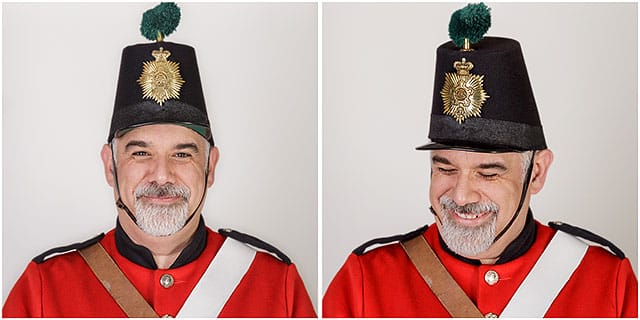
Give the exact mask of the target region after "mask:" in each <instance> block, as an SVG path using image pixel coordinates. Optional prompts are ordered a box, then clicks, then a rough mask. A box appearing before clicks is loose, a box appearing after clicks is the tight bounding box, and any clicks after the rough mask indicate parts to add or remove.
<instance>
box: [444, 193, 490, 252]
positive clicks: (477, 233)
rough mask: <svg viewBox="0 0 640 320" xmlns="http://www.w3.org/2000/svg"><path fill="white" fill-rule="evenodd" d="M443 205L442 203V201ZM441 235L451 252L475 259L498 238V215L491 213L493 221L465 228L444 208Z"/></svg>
mask: <svg viewBox="0 0 640 320" xmlns="http://www.w3.org/2000/svg"><path fill="white" fill-rule="evenodd" d="M441 203H442V201H441ZM442 207H443V206H442V204H441V210H442V211H441V212H442V215H441V217H440V222H441V224H442V230H440V235H441V236H442V239H443V240H444V242H445V243H446V244H447V246H448V247H449V249H451V251H453V252H455V253H457V254H459V255H461V256H464V257H474V256H477V255H479V254H480V253H482V252H485V251H487V250H488V249H489V247H491V245H492V244H493V241H494V239H495V237H496V220H497V214H495V213H490V214H491V219H490V220H489V221H487V222H485V223H484V224H482V225H480V226H476V227H468V226H463V225H460V224H458V223H456V222H455V221H454V220H453V219H452V218H451V216H450V214H455V213H449V211H450V210H447V209H445V208H442Z"/></svg>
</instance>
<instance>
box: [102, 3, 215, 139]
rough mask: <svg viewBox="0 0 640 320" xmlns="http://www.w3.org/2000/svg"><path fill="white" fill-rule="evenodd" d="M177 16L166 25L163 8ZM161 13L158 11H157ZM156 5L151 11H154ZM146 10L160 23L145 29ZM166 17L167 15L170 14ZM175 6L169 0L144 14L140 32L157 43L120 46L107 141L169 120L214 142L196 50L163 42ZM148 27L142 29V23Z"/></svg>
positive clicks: (177, 13)
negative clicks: (142, 127)
mask: <svg viewBox="0 0 640 320" xmlns="http://www.w3.org/2000/svg"><path fill="white" fill-rule="evenodd" d="M167 7H169V9H171V10H174V11H171V12H169V14H173V15H177V18H176V19H177V20H176V21H172V22H173V23H174V25H172V26H171V27H170V29H169V30H167V29H162V27H165V28H166V26H163V25H162V23H165V24H166V20H167V19H168V18H167V15H169V14H168V13H167V12H166V10H167ZM163 9H164V10H165V11H164V12H157V11H158V10H163ZM154 10H155V11H154ZM148 14H154V15H155V17H154V18H155V19H156V21H154V22H155V23H159V24H160V27H156V26H154V27H156V29H152V30H151V31H149V30H148V29H149V28H151V27H149V21H147V20H145V19H147V18H148ZM169 18H171V16H169ZM179 19H180V11H179V8H178V7H177V6H175V4H173V3H163V4H161V5H160V6H158V7H156V8H154V9H151V10H149V11H147V12H146V13H145V15H144V16H143V21H142V26H141V31H142V33H143V35H145V36H146V37H148V38H149V36H147V35H146V34H145V31H146V32H147V33H151V35H156V34H157V39H156V40H157V42H154V43H144V44H136V45H131V46H128V47H126V48H124V49H123V50H122V58H121V63H120V73H119V76H118V85H117V89H116V99H115V104H114V108H113V116H112V118H111V128H110V130H109V138H108V139H107V140H108V142H111V141H112V140H113V138H114V137H116V136H117V135H118V134H121V133H123V132H126V131H127V130H128V129H133V128H136V127H140V126H144V125H149V124H159V123H173V124H177V125H182V126H185V127H187V128H190V129H192V130H194V131H196V132H197V133H198V134H200V135H201V136H203V137H204V138H205V139H206V140H207V141H209V143H210V144H211V145H212V146H213V145H214V142H213V136H212V133H211V124H210V123H209V117H208V115H207V107H206V105H205V101H204V94H203V91H202V83H201V81H200V72H199V71H198V63H197V60H196V53H195V50H194V48H193V47H191V46H188V45H184V44H178V43H172V42H164V41H162V38H163V37H164V36H165V35H168V34H169V33H171V32H172V31H173V29H175V27H176V26H177V24H178V22H179ZM145 27H147V30H145V29H144V28H145Z"/></svg>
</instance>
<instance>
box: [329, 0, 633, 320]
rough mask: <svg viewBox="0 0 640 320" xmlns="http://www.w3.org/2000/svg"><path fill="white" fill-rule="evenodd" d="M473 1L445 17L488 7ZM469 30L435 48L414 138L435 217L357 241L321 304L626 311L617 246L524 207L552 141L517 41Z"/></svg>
mask: <svg viewBox="0 0 640 320" xmlns="http://www.w3.org/2000/svg"><path fill="white" fill-rule="evenodd" d="M482 9H484V8H482V6H480V7H478V6H471V7H469V8H467V9H466V10H464V11H462V12H458V13H456V14H454V17H455V16H456V15H458V16H463V15H469V14H470V11H476V12H477V11H480V12H486V13H487V15H488V10H482ZM452 20H454V18H452ZM486 20H487V16H486V15H485V16H483V17H481V18H477V17H475V18H469V19H468V21H480V22H483V21H486ZM452 24H454V25H455V21H454V22H452ZM465 27H466V26H464V25H463V26H461V27H460V28H462V29H464V28H465ZM471 27H472V28H475V29H474V30H477V29H478V28H477V26H471ZM485 27H486V28H488V25H487V26H485ZM486 28H485V30H484V31H483V32H482V33H484V32H486ZM454 29H455V28H454ZM454 31H455V30H454ZM450 32H451V24H450ZM453 33H455V32H453ZM476 36H477V34H476ZM465 38H466V40H465ZM470 38H472V37H471V34H469V33H465V36H464V37H454V39H452V40H454V42H448V43H445V44H443V45H441V46H440V47H439V48H438V50H437V60H436V78H435V82H434V83H435V89H434V96H433V104H432V114H431V125H430V132H429V138H430V139H431V143H429V144H426V145H424V146H421V147H419V148H418V149H419V150H430V161H431V184H430V189H429V199H430V202H431V203H432V206H433V208H432V212H433V214H434V216H435V221H436V223H435V224H434V225H431V226H425V227H423V228H420V229H418V230H416V231H414V232H410V233H408V234H405V235H400V236H395V237H387V238H380V239H375V240H372V241H369V242H367V243H365V244H364V245H362V246H361V247H359V248H357V249H355V250H354V251H353V253H352V254H351V255H350V256H349V257H348V258H347V261H346V262H345V264H344V265H343V267H342V268H341V269H340V271H338V273H337V275H336V276H335V278H334V279H333V281H332V282H331V284H330V285H329V287H328V289H327V291H326V294H325V297H324V301H323V315H324V316H325V317H416V318H417V317H451V316H453V317H482V316H486V317H496V316H500V317H543V316H544V317H636V316H637V280H636V277H635V275H634V274H633V271H632V269H631V265H630V262H629V260H628V259H627V258H625V257H624V254H623V253H622V252H621V251H620V250H619V249H617V248H616V247H615V246H613V245H612V244H611V243H609V242H608V241H606V240H604V239H602V238H600V237H598V236H595V235H594V234H592V233H589V232H587V231H585V230H582V229H579V228H576V227H572V226H569V225H566V224H562V223H553V224H550V226H545V225H543V224H541V223H539V222H537V221H536V220H535V219H534V218H533V214H532V211H531V210H530V209H529V204H530V200H531V196H532V195H533V194H536V193H538V192H540V191H541V190H542V188H543V186H544V184H545V180H546V177H547V173H548V170H549V167H550V165H551V163H552V161H553V153H552V152H551V150H549V149H548V148H547V145H546V140H545V137H544V133H543V130H542V126H541V123H540V119H539V115H538V110H537V106H536V104H535V100H534V98H533V92H532V90H531V86H530V82H529V78H528V75H527V71H526V67H525V64H524V59H523V57H522V52H521V49H520V45H519V44H518V42H516V41H515V40H511V39H506V38H495V37H484V38H483V37H482V35H480V37H479V39H475V40H473V39H470ZM574 236H577V237H580V238H583V239H586V240H591V241H594V242H596V243H600V244H601V245H603V246H605V247H607V248H609V249H610V250H611V252H609V251H607V250H606V249H604V248H602V247H601V246H598V245H592V246H587V245H586V244H584V243H583V242H582V241H580V240H578V239H576V237H574ZM398 242H399V243H398ZM373 245H383V246H382V247H378V248H373Z"/></svg>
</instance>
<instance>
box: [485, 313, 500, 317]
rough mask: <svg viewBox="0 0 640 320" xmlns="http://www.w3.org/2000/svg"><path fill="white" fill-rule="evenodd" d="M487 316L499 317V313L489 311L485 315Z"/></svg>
mask: <svg viewBox="0 0 640 320" xmlns="http://www.w3.org/2000/svg"><path fill="white" fill-rule="evenodd" d="M484 317H485V318H497V317H498V315H497V314H495V313H493V312H489V313H487V314H485V315H484Z"/></svg>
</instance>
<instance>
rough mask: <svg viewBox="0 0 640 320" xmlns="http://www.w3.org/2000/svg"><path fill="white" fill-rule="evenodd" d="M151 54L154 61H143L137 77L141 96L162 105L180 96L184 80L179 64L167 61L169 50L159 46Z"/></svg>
mask: <svg viewBox="0 0 640 320" xmlns="http://www.w3.org/2000/svg"><path fill="white" fill-rule="evenodd" d="M151 55H152V56H153V57H154V58H156V60H155V61H145V62H144V63H143V65H142V74H141V75H140V78H139V79H138V83H139V84H140V87H142V98H143V99H153V100H155V101H156V102H157V103H158V104H159V105H162V104H163V103H164V102H165V101H167V100H169V99H178V98H180V89H181V88H182V85H183V84H184V82H185V81H184V80H183V79H182V76H181V75H180V68H179V64H178V63H177V62H174V61H168V60H167V58H168V57H169V56H170V55H171V52H169V51H167V50H164V49H163V48H162V47H160V49H159V50H153V51H152V52H151Z"/></svg>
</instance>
